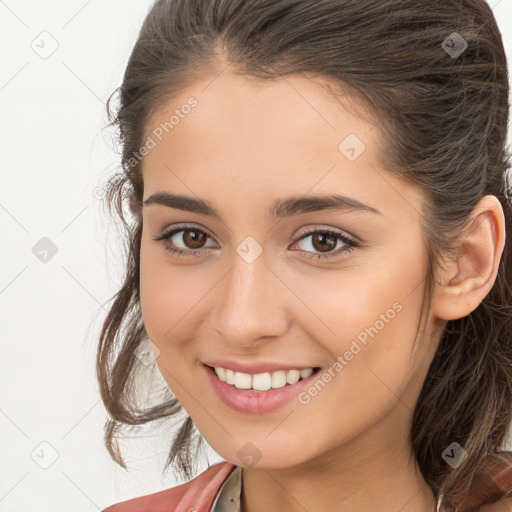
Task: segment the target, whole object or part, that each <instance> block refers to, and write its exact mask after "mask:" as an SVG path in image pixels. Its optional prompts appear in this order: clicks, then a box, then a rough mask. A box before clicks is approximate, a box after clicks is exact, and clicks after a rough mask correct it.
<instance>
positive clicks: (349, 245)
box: [153, 225, 359, 260]
mask: <svg viewBox="0 0 512 512" xmlns="http://www.w3.org/2000/svg"><path fill="white" fill-rule="evenodd" d="M181 231H196V232H198V233H201V234H204V235H206V236H208V237H209V238H211V237H210V236H209V235H208V233H207V232H206V231H204V230H202V229H199V228H198V227H195V226H188V225H181V226H178V227H175V228H173V229H171V230H170V231H167V232H165V233H163V234H162V235H161V236H159V237H157V238H154V239H153V240H155V241H157V242H162V244H163V246H164V247H165V249H166V250H167V251H169V252H170V253H172V254H175V255H177V256H183V255H186V257H187V256H191V257H192V256H195V255H196V254H198V253H200V252H204V251H205V249H187V250H185V249H180V248H177V247H176V246H175V245H174V244H173V243H172V242H171V241H170V238H171V237H172V236H174V235H175V234H176V233H180V232H181ZM317 233H320V234H328V235H333V236H334V237H336V238H337V239H338V240H341V241H342V242H343V243H344V244H345V245H346V248H344V249H342V250H341V251H340V250H338V251H336V252H330V253H325V254H321V253H320V254H319V253H307V252H306V254H307V256H306V258H310V259H316V260H327V259H331V258H335V257H337V256H339V255H340V254H341V253H350V252H352V251H353V250H354V249H356V248H357V247H359V244H358V243H357V242H356V241H355V240H352V239H350V238H348V237H347V236H345V235H342V234H341V233H339V232H337V231H332V230H330V229H321V228H320V229H319V228H316V229H313V230H311V231H307V232H305V233H303V234H302V235H301V236H299V238H298V239H297V240H296V242H294V244H293V245H295V244H296V243H298V242H300V241H301V240H303V239H304V238H307V237H308V236H311V235H315V234H317ZM206 250H208V248H207V249H206Z"/></svg>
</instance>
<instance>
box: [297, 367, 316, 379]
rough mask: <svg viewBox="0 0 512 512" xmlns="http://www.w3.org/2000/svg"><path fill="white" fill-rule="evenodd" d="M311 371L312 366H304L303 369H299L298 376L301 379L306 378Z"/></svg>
mask: <svg viewBox="0 0 512 512" xmlns="http://www.w3.org/2000/svg"><path fill="white" fill-rule="evenodd" d="M312 373H313V368H306V369H305V370H301V371H300V376H301V378H303V379H306V378H307V377H309V376H310V375H311V374H312Z"/></svg>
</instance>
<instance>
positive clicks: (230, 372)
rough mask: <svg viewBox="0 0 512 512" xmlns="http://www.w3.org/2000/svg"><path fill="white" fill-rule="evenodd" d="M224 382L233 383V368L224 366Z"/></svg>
mask: <svg viewBox="0 0 512 512" xmlns="http://www.w3.org/2000/svg"><path fill="white" fill-rule="evenodd" d="M226 383H227V384H234V383H235V372H234V371H233V370H228V369H227V368H226Z"/></svg>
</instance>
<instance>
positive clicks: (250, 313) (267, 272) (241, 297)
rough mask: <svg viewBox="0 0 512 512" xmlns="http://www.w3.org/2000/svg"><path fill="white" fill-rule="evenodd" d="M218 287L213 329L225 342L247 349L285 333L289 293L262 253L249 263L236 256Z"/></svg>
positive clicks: (287, 320) (287, 319)
mask: <svg viewBox="0 0 512 512" xmlns="http://www.w3.org/2000/svg"><path fill="white" fill-rule="evenodd" d="M219 286H220V292H219V295H218V297H216V299H217V300H218V305H217V307H216V315H215V320H214V322H215V325H214V327H215V330H216V331H217V333H218V334H219V335H220V336H221V337H222V338H223V339H224V340H225V341H226V342H227V343H230V344H232V345H236V346H238V347H249V346H254V345H255V344H256V343H263V342H265V341H268V339H269V338H272V337H278V336H282V335H283V334H284V333H285V332H286V330H287V328H288V326H289V314H288V313H289V310H288V309H287V307H286V303H287V300H290V295H291V294H290V292H289V290H288V289H287V288H286V286H285V284H283V281H282V280H281V279H280V278H279V276H278V275H276V272H275V271H273V270H272V269H271V268H270V267H269V266H268V262H267V259H266V258H265V257H264V254H261V255H260V256H259V257H258V258H257V259H256V260H255V261H253V262H252V263H248V262H247V261H245V260H244V259H243V258H242V257H240V256H239V255H238V254H235V255H234V257H233V266H232V268H231V270H230V271H228V273H227V274H226V276H225V277H224V280H223V283H222V284H220V283H219Z"/></svg>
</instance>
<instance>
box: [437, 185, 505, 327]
mask: <svg viewBox="0 0 512 512" xmlns="http://www.w3.org/2000/svg"><path fill="white" fill-rule="evenodd" d="M471 219H472V220H471V221H470V223H469V225H468V227H467V228H466V230H465V231H464V233H463V234H461V235H460V242H459V243H460V248H459V252H458V255H457V257H456V258H454V259H453V261H451V262H450V263H449V264H448V266H447V267H446V269H445V274H444V280H443V282H442V283H437V284H436V288H435V290H434V297H433V302H432V314H433V315H434V316H435V317H437V318H439V319H441V320H457V319H459V318H463V317H465V316H467V315H469V314H470V313H471V312H472V311H474V310H475V309H476V308H477V307H478V305H479V304H480V303H481V302H482V301H483V300H484V298H485V297H486V295H487V294H488V293H489V291H490V290H491V288H492V286H493V285H494V282H495V280H496V275H497V273H498V267H499V262H500V259H501V255H502V253H503V248H504V246H505V216H504V213H503V208H502V207H501V204H500V202H499V200H498V198H497V197H496V196H493V195H487V196H484V197H483V198H482V199H481V200H480V201H479V203H478V204H477V206H476V207H475V209H474V211H473V213H472V215H471Z"/></svg>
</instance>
